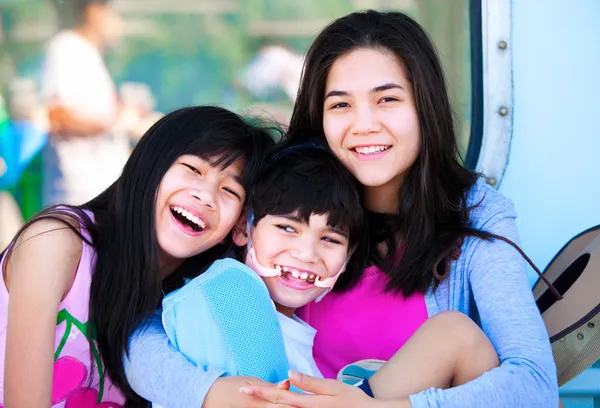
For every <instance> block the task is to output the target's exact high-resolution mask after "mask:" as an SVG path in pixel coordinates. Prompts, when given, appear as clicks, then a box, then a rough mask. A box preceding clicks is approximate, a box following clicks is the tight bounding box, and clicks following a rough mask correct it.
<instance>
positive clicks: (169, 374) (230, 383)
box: [124, 310, 287, 408]
mask: <svg viewBox="0 0 600 408" xmlns="http://www.w3.org/2000/svg"><path fill="white" fill-rule="evenodd" d="M161 314H162V313H161V311H160V310H158V311H157V312H156V313H155V314H154V316H153V317H152V319H151V320H150V321H148V322H146V323H145V324H144V325H142V326H141V327H140V328H139V329H138V330H137V331H136V332H135V333H134V335H133V336H132V337H131V339H130V341H129V354H128V355H126V356H125V358H124V365H125V367H124V368H125V375H126V376H127V381H128V382H129V385H131V387H132V388H133V390H134V391H135V392H136V393H137V394H138V395H140V396H142V397H143V398H145V399H146V400H148V401H151V402H153V403H155V404H160V405H163V406H165V407H169V408H179V407H181V408H188V407H203V408H234V407H235V408H237V407H239V408H270V407H274V405H273V404H271V403H268V402H265V401H263V400H261V399H258V398H256V397H252V396H250V395H246V394H243V393H240V392H239V389H240V388H241V387H244V386H250V385H263V386H269V387H272V386H273V384H269V383H266V382H264V381H261V380H260V379H258V378H254V377H221V376H222V375H223V374H224V373H225V371H223V370H220V369H215V368H210V367H209V368H208V369H207V370H206V371H205V370H203V369H202V367H197V366H196V365H194V364H193V363H192V362H191V361H189V360H188V359H187V358H186V357H185V356H184V355H183V354H181V353H180V352H179V351H177V350H176V349H175V348H174V347H173V346H172V345H171V343H170V342H169V338H168V337H167V333H166V332H165V329H164V327H163V325H162V320H161ZM285 407H287V406H286V405H277V408H285Z"/></svg>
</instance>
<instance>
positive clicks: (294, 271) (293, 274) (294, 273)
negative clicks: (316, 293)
mask: <svg viewBox="0 0 600 408" xmlns="http://www.w3.org/2000/svg"><path fill="white" fill-rule="evenodd" d="M292 276H293V277H294V278H300V272H298V271H296V270H294V269H292ZM302 279H304V278H302Z"/></svg>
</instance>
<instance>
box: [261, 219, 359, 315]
mask: <svg viewBox="0 0 600 408" xmlns="http://www.w3.org/2000/svg"><path fill="white" fill-rule="evenodd" d="M327 221H328V217H327V215H318V214H311V216H310V218H309V220H308V223H307V222H305V221H304V220H302V219H300V218H299V217H298V216H297V215H296V214H290V215H283V216H274V215H266V216H265V217H264V218H262V219H261V220H260V221H259V222H258V223H257V225H256V226H255V227H254V228H253V229H252V232H251V234H252V247H253V248H254V251H255V253H256V260H257V261H258V264H259V265H261V266H263V267H267V268H274V269H280V270H281V276H275V277H268V278H263V280H264V281H265V284H266V285H267V288H268V290H269V294H270V295H271V299H273V301H274V302H275V303H276V305H277V310H279V311H280V312H281V313H283V314H285V315H288V316H291V315H292V314H293V313H294V311H295V310H296V309H297V308H299V307H302V306H304V305H306V304H308V303H310V302H312V301H313V300H315V299H317V298H318V297H319V296H321V295H322V294H323V293H324V292H325V291H326V289H325V288H320V287H317V286H315V285H314V281H315V278H316V277H317V276H320V277H321V279H324V278H330V277H333V276H335V275H337V274H338V273H340V271H341V270H342V268H343V267H344V266H345V263H346V261H347V258H348V235H347V233H346V232H345V231H341V230H339V229H337V228H334V227H332V226H330V225H328V224H327Z"/></svg>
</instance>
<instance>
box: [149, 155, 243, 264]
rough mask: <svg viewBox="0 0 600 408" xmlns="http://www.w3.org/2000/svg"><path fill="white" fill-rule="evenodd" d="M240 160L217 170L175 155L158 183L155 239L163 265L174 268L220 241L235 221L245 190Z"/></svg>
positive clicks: (186, 157) (199, 161)
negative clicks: (241, 181)
mask: <svg viewBox="0 0 600 408" xmlns="http://www.w3.org/2000/svg"><path fill="white" fill-rule="evenodd" d="M244 165H245V163H244V161H243V160H237V161H236V162H234V163H233V164H231V165H230V166H229V167H227V168H225V169H221V168H220V167H215V166H213V165H211V163H210V162H208V161H206V160H203V159H201V158H199V157H197V156H193V155H184V156H181V157H179V158H178V159H177V160H176V161H175V163H174V164H173V165H172V166H171V167H170V168H169V170H168V171H167V173H166V174H165V176H164V177H163V179H162V182H161V184H160V187H159V190H158V198H157V203H156V235H157V237H158V245H159V247H160V249H161V264H162V265H177V263H180V262H181V261H182V260H185V259H186V258H189V257H191V256H194V255H197V254H199V253H202V252H204V251H206V250H208V249H210V248H212V247H214V246H215V245H217V244H219V243H221V242H222V241H223V240H224V239H225V238H226V237H227V235H228V234H229V233H230V232H231V230H232V228H233V227H234V225H235V223H236V222H237V220H238V219H239V217H240V215H241V212H242V208H243V205H244V200H245V199H246V191H245V189H244V187H243V186H242V184H241V183H240V175H241V174H242V173H241V172H242V170H243V168H244Z"/></svg>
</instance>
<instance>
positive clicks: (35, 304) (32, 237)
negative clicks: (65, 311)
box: [4, 220, 82, 407]
mask: <svg viewBox="0 0 600 408" xmlns="http://www.w3.org/2000/svg"><path fill="white" fill-rule="evenodd" d="M81 251H82V242H81V239H80V238H79V237H78V236H77V234H75V233H74V232H73V231H71V230H70V229H69V228H68V227H67V226H66V225H65V224H63V223H61V222H59V221H46V220H43V221H38V222H36V223H34V224H32V225H31V226H30V227H29V228H27V230H26V231H25V232H24V233H23V235H22V236H21V237H20V238H19V240H18V242H17V244H16V246H15V249H14V251H13V253H12V255H11V257H10V258H8V259H7V261H5V262H7V263H6V275H5V277H4V278H5V282H6V287H7V289H8V291H9V293H10V295H9V303H8V327H7V335H6V357H5V358H6V360H5V370H4V392H5V394H4V404H5V406H7V407H48V406H50V404H51V398H52V379H53V368H54V338H55V333H56V316H57V313H58V306H59V304H60V302H61V300H62V299H63V297H64V296H65V295H66V294H67V293H68V292H69V289H70V287H71V284H72V282H73V278H74V276H75V272H76V270H77V265H78V263H79V260H80V258H81Z"/></svg>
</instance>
